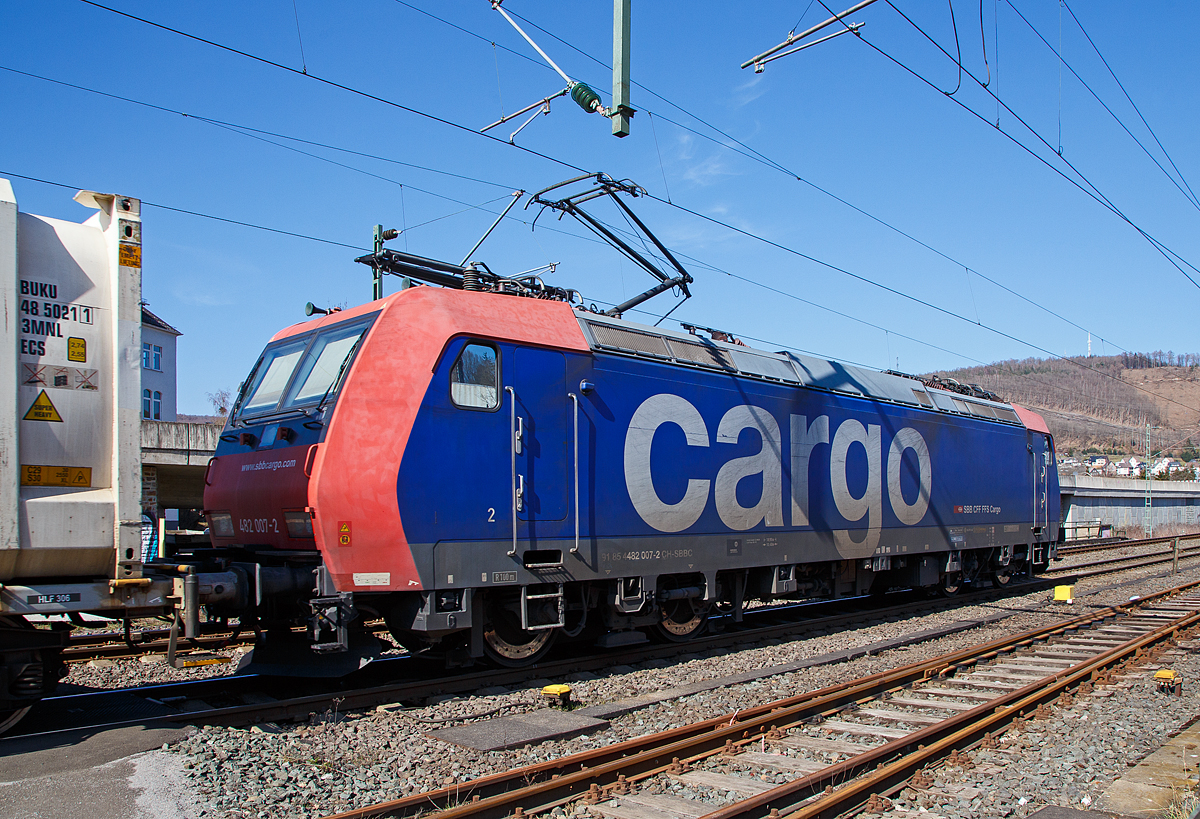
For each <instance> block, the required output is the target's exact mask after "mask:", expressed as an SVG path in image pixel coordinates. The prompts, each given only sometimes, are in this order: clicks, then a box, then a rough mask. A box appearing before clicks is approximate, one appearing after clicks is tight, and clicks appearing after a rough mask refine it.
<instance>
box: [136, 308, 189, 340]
mask: <svg viewBox="0 0 1200 819" xmlns="http://www.w3.org/2000/svg"><path fill="white" fill-rule="evenodd" d="M142 324H143V325H145V326H146V327H153V328H154V329H155V330H162V331H163V332H164V333H170V334H171V335H174V336H181V335H183V333H181V332H179V331H178V330H176V329H175V328H174V327H172V326H171V325H170V324H167V323H166V322H165V321H163V320H162V319H160V318H159V317H158V316H156V315H154V314H153V313H151V312H150V311H149V310H147V309H146V305H144V304H143V305H142Z"/></svg>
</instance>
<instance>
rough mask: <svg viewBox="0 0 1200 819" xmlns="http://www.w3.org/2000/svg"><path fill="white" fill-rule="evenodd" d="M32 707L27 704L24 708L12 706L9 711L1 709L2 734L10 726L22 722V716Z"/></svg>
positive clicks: (0, 729)
mask: <svg viewBox="0 0 1200 819" xmlns="http://www.w3.org/2000/svg"><path fill="white" fill-rule="evenodd" d="M32 707H33V706H32V705H26V706H25V707H24V708H12V709H9V710H8V711H0V735H3V734H4V733H5V732H7V731H8V729H9V728H12V727H13V726H14V725H16V724H17V723H18V722H20V721H21V718H22V717H24V716H25V715H26V714H28V713H29V709H30V708H32Z"/></svg>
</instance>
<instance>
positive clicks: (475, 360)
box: [450, 343, 500, 410]
mask: <svg viewBox="0 0 1200 819" xmlns="http://www.w3.org/2000/svg"><path fill="white" fill-rule="evenodd" d="M499 392H500V369H499V367H498V366H497V360H496V349H495V348H494V347H491V346H489V345H487V344H477V343H476V344H468V345H467V346H466V347H464V348H463V351H462V352H461V353H460V354H459V356H458V360H456V361H455V362H454V366H453V367H452V368H451V369H450V400H451V401H453V402H454V405H455V406H457V407H467V408H469V409H488V410H490V409H495V408H496V407H497V406H499Z"/></svg>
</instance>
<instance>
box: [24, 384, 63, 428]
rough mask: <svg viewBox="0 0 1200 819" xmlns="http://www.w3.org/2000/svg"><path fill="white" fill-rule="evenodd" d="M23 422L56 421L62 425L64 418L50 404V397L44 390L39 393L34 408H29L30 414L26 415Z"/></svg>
mask: <svg viewBox="0 0 1200 819" xmlns="http://www.w3.org/2000/svg"><path fill="white" fill-rule="evenodd" d="M23 420H25V421H56V422H58V423H60V424H61V423H62V416H61V415H59V414H58V410H56V409H55V408H54V404H52V403H51V402H50V396H48V395H46V391H45V390H42V391H41V392H39V393H38V397H37V398H35V399H34V401H33V406H31V407H30V408H29V412H27V413H25V417H24V419H23Z"/></svg>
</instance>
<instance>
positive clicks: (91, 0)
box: [79, 0, 588, 173]
mask: <svg viewBox="0 0 1200 819" xmlns="http://www.w3.org/2000/svg"><path fill="white" fill-rule="evenodd" d="M79 2H80V3H84V4H86V5H89V6H92V7H93V8H98V9H101V10H103V11H107V12H110V13H111V14H116V15H118V16H120V17H125V18H127V19H129V20H135V21H137V22H139V23H143V24H144V25H148V26H152V27H153V28H157V29H161V30H162V31H169V32H170V33H172V34H177V35H179V36H180V37H186V38H187V39H189V40H194V41H196V42H198V43H204V44H205V45H209V46H212V47H213V48H218V49H220V50H222V51H227V52H229V53H230V54H237V55H239V56H241V57H245V58H247V59H249V60H254V61H255V62H259V63H262V64H263V65H269V66H271V67H272V68H278V69H280V70H281V71H287V72H288V73H290V74H295V75H297V76H300V77H306V78H308V79H310V80H315V81H317V82H319V83H321V84H323V85H328V86H329V87H331V88H337V89H339V90H342V91H346V92H347V93H350V94H354V95H356V96H359V97H362V98H363V99H368V100H373V101H375V102H379V103H383V104H384V105H388V106H391V107H392V108H396V109H399V110H401V111H404V112H406V113H409V114H413V115H414V116H418V117H422V118H424V119H428V120H430V121H431V122H436V123H438V124H440V125H446V126H449V127H450V128H454V129H456V130H459V131H463V132H465V133H468V134H472V135H474V136H481V137H484V138H485V139H489V140H491V141H492V142H495V143H497V144H499V145H508V146H510V147H513V148H516V149H517V150H519V151H523V152H525V153H527V154H531V155H533V156H537V157H540V158H541V159H545V160H547V161H548V162H553V163H554V164H556V165H561V166H563V167H564V168H569V169H570V170H573V171H577V172H579V173H588V171H587V170H586V169H585V168H581V167H580V166H578V165H575V164H573V163H571V162H568V161H566V160H565V159H559V158H558V157H555V156H551V155H550V154H545V153H542V152H541V151H537V150H534V149H533V148H528V147H526V146H524V145H517V144H516V143H513V142H508V141H507V140H503V139H500V138H499V137H496V136H492V135H491V134H484V133H480V132H479V131H477V130H475V129H474V128H471V127H469V126H466V125H461V124H459V123H457V122H454V121H453V120H449V119H446V118H445V117H440V116H438V115H437V114H430V113H429V112H427V111H422V110H420V109H419V108H413V107H411V106H408V105H404V104H403V103H399V102H396V101H395V100H390V99H388V98H387V97H381V96H379V95H378V94H372V93H371V92H369V91H363V90H361V89H358V88H354V87H353V86H350V85H345V84H343V83H340V82H337V81H336V80H330V79H327V78H325V77H321V76H319V75H317V74H306V73H305V72H303V71H300V70H298V69H295V68H292V67H291V66H290V65H284V64H283V63H279V62H276V61H274V60H269V59H267V58H266V57H260V56H258V55H257V54H251V53H250V52H248V51H242V50H241V49H238V48H234V47H232V46H227V45H224V44H223V43H218V42H216V41H215V40H209V39H206V38H204V37H200V36H198V35H196V34H189V33H188V32H186V31H183V30H181V29H177V28H172V27H171V26H167V25H163V24H162V23H156V22H154V21H153V20H149V19H147V18H145V17H139V16H137V15H136V14H130V13H129V12H125V11H120V10H119V9H114V8H111V7H109V6H106V5H104V4H102V3H97V2H96V0H79Z"/></svg>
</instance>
